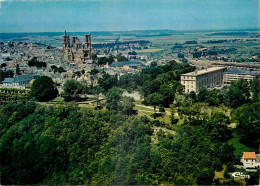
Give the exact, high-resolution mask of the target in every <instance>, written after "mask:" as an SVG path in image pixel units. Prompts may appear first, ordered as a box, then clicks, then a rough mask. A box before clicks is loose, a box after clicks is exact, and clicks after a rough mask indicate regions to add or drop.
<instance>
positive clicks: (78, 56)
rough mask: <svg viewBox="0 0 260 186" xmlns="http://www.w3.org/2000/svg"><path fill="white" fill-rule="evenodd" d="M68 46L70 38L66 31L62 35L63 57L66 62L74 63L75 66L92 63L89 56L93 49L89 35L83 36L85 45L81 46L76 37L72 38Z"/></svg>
mask: <svg viewBox="0 0 260 186" xmlns="http://www.w3.org/2000/svg"><path fill="white" fill-rule="evenodd" d="M71 38H72V42H71V45H70V36H69V35H67V33H66V30H65V33H64V35H63V56H64V60H66V61H74V62H75V63H77V64H90V63H92V60H91V54H93V53H94V49H93V48H91V39H90V34H85V45H84V46H83V45H82V43H81V42H80V40H79V38H78V37H77V36H72V37H71Z"/></svg>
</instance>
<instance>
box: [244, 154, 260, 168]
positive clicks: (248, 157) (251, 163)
mask: <svg viewBox="0 0 260 186" xmlns="http://www.w3.org/2000/svg"><path fill="white" fill-rule="evenodd" d="M241 163H242V164H243V168H244V169H246V170H250V169H256V168H259V167H260V163H259V154H258V155H256V154H255V152H243V155H242V157H241Z"/></svg>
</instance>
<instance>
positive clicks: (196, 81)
mask: <svg viewBox="0 0 260 186" xmlns="http://www.w3.org/2000/svg"><path fill="white" fill-rule="evenodd" d="M225 69H226V68H225V67H210V68H205V69H202V70H197V71H194V72H189V73H186V74H181V84H182V85H184V87H185V93H189V92H191V91H194V92H196V93H198V92H199V90H200V89H201V88H202V87H206V88H212V87H216V86H221V85H222V83H223V73H224V70H225Z"/></svg>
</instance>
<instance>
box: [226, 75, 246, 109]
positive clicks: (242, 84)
mask: <svg viewBox="0 0 260 186" xmlns="http://www.w3.org/2000/svg"><path fill="white" fill-rule="evenodd" d="M249 96H250V93H249V84H248V82H247V80H245V79H239V80H238V81H232V82H231V85H230V86H229V87H228V92H227V94H226V98H227V100H228V104H229V106H230V107H232V108H237V107H239V106H240V105H243V104H244V103H246V102H247V101H248V99H249Z"/></svg>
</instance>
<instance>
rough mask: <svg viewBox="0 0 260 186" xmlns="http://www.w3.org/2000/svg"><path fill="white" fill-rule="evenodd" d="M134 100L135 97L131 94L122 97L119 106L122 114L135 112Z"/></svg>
mask: <svg viewBox="0 0 260 186" xmlns="http://www.w3.org/2000/svg"><path fill="white" fill-rule="evenodd" d="M134 101H135V100H134V98H131V97H129V96H124V97H122V99H121V100H120V104H119V108H120V111H121V112H122V114H125V115H130V114H132V113H133V108H134V106H135V104H134Z"/></svg>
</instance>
